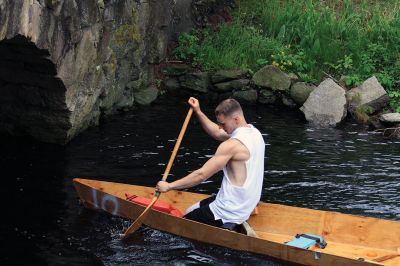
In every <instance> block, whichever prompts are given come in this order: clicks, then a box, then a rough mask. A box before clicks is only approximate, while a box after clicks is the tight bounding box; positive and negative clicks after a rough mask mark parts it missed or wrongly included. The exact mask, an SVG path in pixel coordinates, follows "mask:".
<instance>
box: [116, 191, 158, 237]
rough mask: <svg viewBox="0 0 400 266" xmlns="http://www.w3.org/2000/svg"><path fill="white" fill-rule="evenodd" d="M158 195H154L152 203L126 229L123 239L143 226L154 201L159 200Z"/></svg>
mask: <svg viewBox="0 0 400 266" xmlns="http://www.w3.org/2000/svg"><path fill="white" fill-rule="evenodd" d="M157 199H158V197H157V196H155V197H153V200H152V201H151V202H150V204H149V205H148V206H147V207H146V209H145V210H144V211H143V213H142V214H141V215H140V216H139V217H138V218H137V219H136V220H135V221H134V222H133V223H132V224H131V226H129V228H128V229H126V231H125V233H124V234H123V235H122V237H121V239H126V238H127V237H128V236H129V235H130V234H132V233H134V232H135V231H136V230H138V229H139V227H140V226H142V224H143V222H144V220H145V219H146V217H147V215H149V213H150V209H151V208H152V207H153V205H154V203H155V202H156V201H157Z"/></svg>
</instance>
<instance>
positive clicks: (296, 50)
mask: <svg viewBox="0 0 400 266" xmlns="http://www.w3.org/2000/svg"><path fill="white" fill-rule="evenodd" d="M176 55H177V57H179V58H181V59H184V60H190V61H191V62H192V63H193V64H194V65H195V66H198V67H200V68H203V69H232V68H241V69H248V70H250V71H252V72H255V71H257V70H258V69H260V68H261V67H262V66H264V65H266V64H274V65H276V66H278V67H280V68H281V69H282V70H284V71H287V72H294V73H296V74H297V75H298V76H299V77H300V78H301V79H302V80H304V81H312V82H318V81H320V80H321V78H322V77H323V76H324V75H326V74H329V75H331V76H333V77H335V78H336V79H340V78H342V77H343V76H346V78H345V79H344V81H345V84H346V85H347V86H348V87H352V86H355V85H358V84H360V82H362V81H363V80H365V79H367V78H368V77H370V76H372V75H376V76H377V78H378V80H379V81H380V82H381V84H382V85H383V86H384V87H385V89H386V90H387V91H388V92H389V94H390V96H391V98H392V103H391V104H392V106H393V107H394V108H395V109H397V111H400V2H398V1H397V0H386V1H383V0H382V1H379V0H358V1H356V0H353V1H351V0H344V1H334V0H326V1H321V0H318V1H317V0H303V1H296V0H243V1H238V8H237V9H236V10H235V11H234V13H233V21H232V22H231V23H228V24H225V25H221V27H220V28H219V30H218V31H213V30H211V29H205V30H201V31H194V32H192V33H190V34H183V35H182V36H181V38H180V45H179V47H178V48H177V50H176Z"/></svg>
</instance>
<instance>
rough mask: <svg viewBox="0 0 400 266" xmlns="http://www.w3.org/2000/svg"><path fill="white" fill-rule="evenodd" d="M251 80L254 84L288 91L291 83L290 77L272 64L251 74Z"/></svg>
mask: <svg viewBox="0 0 400 266" xmlns="http://www.w3.org/2000/svg"><path fill="white" fill-rule="evenodd" d="M253 82H254V84H255V85H256V86H259V87H261V88H268V89H272V90H275V91H288V90H289V88H290V85H291V80H290V77H289V76H288V75H287V74H286V73H284V72H282V71H281V70H280V69H279V68H277V67H275V66H272V65H269V66H265V67H263V68H262V69H260V70H259V71H257V72H256V73H255V74H254V76H253Z"/></svg>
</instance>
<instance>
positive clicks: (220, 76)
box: [211, 69, 247, 84]
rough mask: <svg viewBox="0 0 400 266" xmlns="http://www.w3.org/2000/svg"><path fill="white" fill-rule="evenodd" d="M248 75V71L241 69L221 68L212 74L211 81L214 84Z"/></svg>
mask: <svg viewBox="0 0 400 266" xmlns="http://www.w3.org/2000/svg"><path fill="white" fill-rule="evenodd" d="M246 75H247V71H244V70H241V69H233V70H219V71H217V72H215V73H214V74H212V75H211V82H212V83H213V84H215V83H220V82H225V81H229V80H233V79H241V78H243V77H245V76H246Z"/></svg>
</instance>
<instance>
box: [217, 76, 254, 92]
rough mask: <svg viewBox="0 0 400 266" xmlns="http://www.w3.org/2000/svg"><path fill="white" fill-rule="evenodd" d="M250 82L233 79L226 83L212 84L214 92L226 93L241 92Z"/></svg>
mask: <svg viewBox="0 0 400 266" xmlns="http://www.w3.org/2000/svg"><path fill="white" fill-rule="evenodd" d="M249 82H250V80H248V79H234V80H231V81H227V82H222V83H217V84H214V90H215V91H217V92H226V91H233V90H243V89H244V88H246V86H247V85H249Z"/></svg>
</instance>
